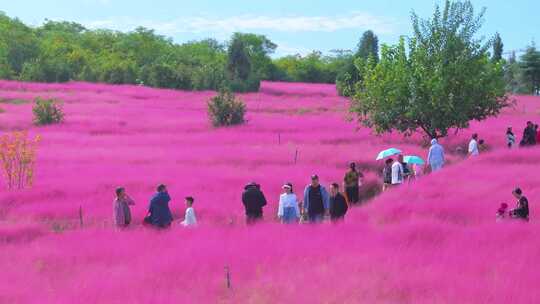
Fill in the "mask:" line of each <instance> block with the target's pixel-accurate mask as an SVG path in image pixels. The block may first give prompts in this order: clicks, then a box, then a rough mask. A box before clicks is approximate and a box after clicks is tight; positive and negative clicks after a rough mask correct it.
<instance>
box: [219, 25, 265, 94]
mask: <svg viewBox="0 0 540 304" xmlns="http://www.w3.org/2000/svg"><path fill="white" fill-rule="evenodd" d="M227 79H228V85H229V88H230V89H231V90H232V91H233V92H251V91H258V90H259V86H260V78H259V76H258V75H257V73H256V72H255V71H254V69H253V67H252V64H251V55H250V51H249V50H248V45H247V44H246V42H245V41H244V39H243V36H240V35H238V34H237V35H234V36H233V39H232V41H231V44H230V46H229V50H228V59H227Z"/></svg>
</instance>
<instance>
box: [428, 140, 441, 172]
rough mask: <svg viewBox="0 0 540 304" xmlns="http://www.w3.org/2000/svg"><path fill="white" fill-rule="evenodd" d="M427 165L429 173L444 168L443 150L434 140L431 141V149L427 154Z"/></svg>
mask: <svg viewBox="0 0 540 304" xmlns="http://www.w3.org/2000/svg"><path fill="white" fill-rule="evenodd" d="M427 160H428V164H429V166H430V167H431V172H437V171H439V170H441V169H442V167H443V166H444V161H445V159H444V148H443V146H441V145H440V144H439V142H438V141H437V139H436V138H434V139H432V140H431V147H430V148H429V152H428V157H427Z"/></svg>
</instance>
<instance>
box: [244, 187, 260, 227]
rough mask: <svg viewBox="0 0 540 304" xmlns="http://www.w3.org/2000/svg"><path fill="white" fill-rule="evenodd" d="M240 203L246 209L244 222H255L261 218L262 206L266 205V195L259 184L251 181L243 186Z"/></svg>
mask: <svg viewBox="0 0 540 304" xmlns="http://www.w3.org/2000/svg"><path fill="white" fill-rule="evenodd" d="M242 204H244V208H245V210H246V223H247V224H248V225H252V224H255V223H256V222H258V221H260V220H262V218H263V207H264V206H266V197H264V194H263V192H262V191H261V186H260V185H259V184H257V183H255V182H251V183H249V184H247V185H246V186H245V187H244V192H243V193H242Z"/></svg>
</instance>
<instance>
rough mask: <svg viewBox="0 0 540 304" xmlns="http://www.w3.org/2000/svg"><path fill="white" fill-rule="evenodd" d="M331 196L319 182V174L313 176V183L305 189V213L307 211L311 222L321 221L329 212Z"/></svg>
mask: <svg viewBox="0 0 540 304" xmlns="http://www.w3.org/2000/svg"><path fill="white" fill-rule="evenodd" d="M329 208H330V196H329V195H328V191H326V188H324V186H322V185H321V184H320V183H319V176H317V175H316V174H315V175H312V176H311V184H309V185H307V186H306V188H305V190H304V213H307V215H308V218H309V222H310V223H320V222H322V220H323V219H324V216H325V215H326V214H328V211H329Z"/></svg>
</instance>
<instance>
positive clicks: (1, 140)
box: [0, 132, 39, 189]
mask: <svg viewBox="0 0 540 304" xmlns="http://www.w3.org/2000/svg"><path fill="white" fill-rule="evenodd" d="M38 142H39V137H38V136H36V137H35V138H34V139H30V138H29V137H28V134H27V133H26V132H13V133H11V134H4V135H2V136H1V137H0V162H1V164H2V171H3V173H4V177H5V178H6V184H7V187H8V189H13V188H17V189H23V188H25V186H31V185H32V182H33V178H34V164H35V160H36V148H37V143H38Z"/></svg>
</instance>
